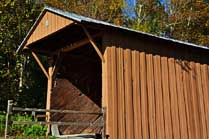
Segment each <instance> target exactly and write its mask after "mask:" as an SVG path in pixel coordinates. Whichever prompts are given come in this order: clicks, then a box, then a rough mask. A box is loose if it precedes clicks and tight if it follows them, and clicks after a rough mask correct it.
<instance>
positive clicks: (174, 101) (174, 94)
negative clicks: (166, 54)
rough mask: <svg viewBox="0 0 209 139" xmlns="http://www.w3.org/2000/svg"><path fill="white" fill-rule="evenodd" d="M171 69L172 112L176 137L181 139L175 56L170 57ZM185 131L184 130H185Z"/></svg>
mask: <svg viewBox="0 0 209 139" xmlns="http://www.w3.org/2000/svg"><path fill="white" fill-rule="evenodd" d="M168 71H169V84H170V98H171V99H170V101H171V114H172V116H171V117H172V126H173V137H174V139H180V129H179V111H178V103H177V101H178V94H177V90H176V71H175V65H174V58H169V59H168ZM183 132H184V131H183Z"/></svg>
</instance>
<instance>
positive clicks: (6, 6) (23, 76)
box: [0, 0, 46, 110]
mask: <svg viewBox="0 0 209 139" xmlns="http://www.w3.org/2000/svg"><path fill="white" fill-rule="evenodd" d="M40 10H41V5H37V4H36V3H35V1H33V0H32V1H31V0H25V1H20V0H2V1H0V95H1V97H0V104H1V105H0V110H5V109H6V104H7V100H8V99H13V100H15V101H16V102H18V104H19V105H23V106H26V105H27V106H29V107H30V106H33V107H34V106H39V107H40V106H43V105H44V103H43V102H44V101H43V100H42V99H44V98H45V97H44V91H43V89H44V87H45V86H44V85H45V84H46V83H45V82H44V81H45V78H43V77H44V76H41V75H42V74H41V71H40V70H37V67H35V63H34V61H33V60H31V58H30V56H23V55H17V54H16V52H15V51H16V49H17V48H18V45H19V44H20V43H21V41H22V40H23V37H24V36H25V35H26V33H27V31H28V30H29V29H30V27H31V25H32V24H33V23H34V21H35V19H36V17H37V16H38V14H39V13H40ZM32 73H34V74H32ZM31 75H32V76H31ZM37 76H38V77H37ZM36 81H37V82H36ZM43 82H44V83H43ZM35 87H36V89H34V88H35ZM26 96H27V97H26ZM40 96H42V97H40ZM26 100H27V102H26ZM29 100H30V103H28V102H29ZM37 101H38V102H41V104H40V103H37Z"/></svg>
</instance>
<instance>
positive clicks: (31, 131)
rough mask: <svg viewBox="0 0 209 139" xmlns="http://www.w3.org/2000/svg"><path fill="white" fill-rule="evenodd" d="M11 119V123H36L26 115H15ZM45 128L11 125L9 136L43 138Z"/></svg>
mask: <svg viewBox="0 0 209 139" xmlns="http://www.w3.org/2000/svg"><path fill="white" fill-rule="evenodd" d="M11 119H12V120H13V121H37V119H35V120H33V118H32V116H29V115H27V114H25V115H20V114H16V115H15V116H12V117H11ZM46 130H47V128H46V126H43V125H38V124H33V125H22V124H19V125H17V124H16V125H15V124H12V125H11V127H10V135H23V136H45V133H46Z"/></svg>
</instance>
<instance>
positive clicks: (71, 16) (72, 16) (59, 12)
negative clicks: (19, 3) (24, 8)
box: [17, 6, 209, 52]
mask: <svg viewBox="0 0 209 139" xmlns="http://www.w3.org/2000/svg"><path fill="white" fill-rule="evenodd" d="M46 11H50V12H52V13H54V14H57V15H61V16H63V17H66V18H69V19H71V20H74V21H76V22H83V21H84V22H88V23H94V24H98V25H103V26H109V27H112V28H117V29H121V30H126V31H130V32H135V33H139V34H142V35H145V36H150V37H153V38H157V39H161V40H166V41H171V42H174V43H179V44H183V45H188V46H191V47H196V48H201V49H205V50H209V48H208V47H206V46H201V45H196V44H193V43H188V42H184V41H180V40H175V39H171V38H166V37H161V36H157V35H153V34H150V33H145V32H142V31H137V30H133V29H130V28H127V27H122V26H117V25H114V24H111V23H107V22H104V21H100V20H96V19H92V18H89V17H85V16H81V15H78V14H74V13H71V12H67V11H64V10H60V9H56V8H53V7H48V6H46V7H45V8H44V9H43V10H42V12H41V14H40V15H39V17H38V18H37V20H36V22H35V23H34V25H33V26H32V27H31V29H30V31H29V32H28V34H27V36H26V37H25V38H24V40H23V42H22V43H21V44H20V46H19V48H18V49H17V52H18V51H20V50H21V49H22V48H23V46H24V45H25V43H26V41H27V39H28V38H29V37H30V35H31V33H32V32H33V30H34V29H35V27H36V26H37V24H38V22H39V21H40V20H41V17H42V16H43V15H44V13H45V12H46Z"/></svg>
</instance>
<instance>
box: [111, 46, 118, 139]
mask: <svg viewBox="0 0 209 139" xmlns="http://www.w3.org/2000/svg"><path fill="white" fill-rule="evenodd" d="M111 61H112V65H111V72H112V73H111V75H112V82H111V83H112V85H111V86H112V88H111V89H112V91H111V98H112V104H113V105H112V106H111V107H112V119H113V120H112V122H113V123H112V124H113V127H112V130H113V131H112V132H113V135H112V137H113V139H117V138H118V134H117V133H118V132H117V130H118V127H117V114H118V111H117V98H118V96H117V82H116V78H117V72H116V71H117V70H116V48H115V47H112V48H111Z"/></svg>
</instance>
